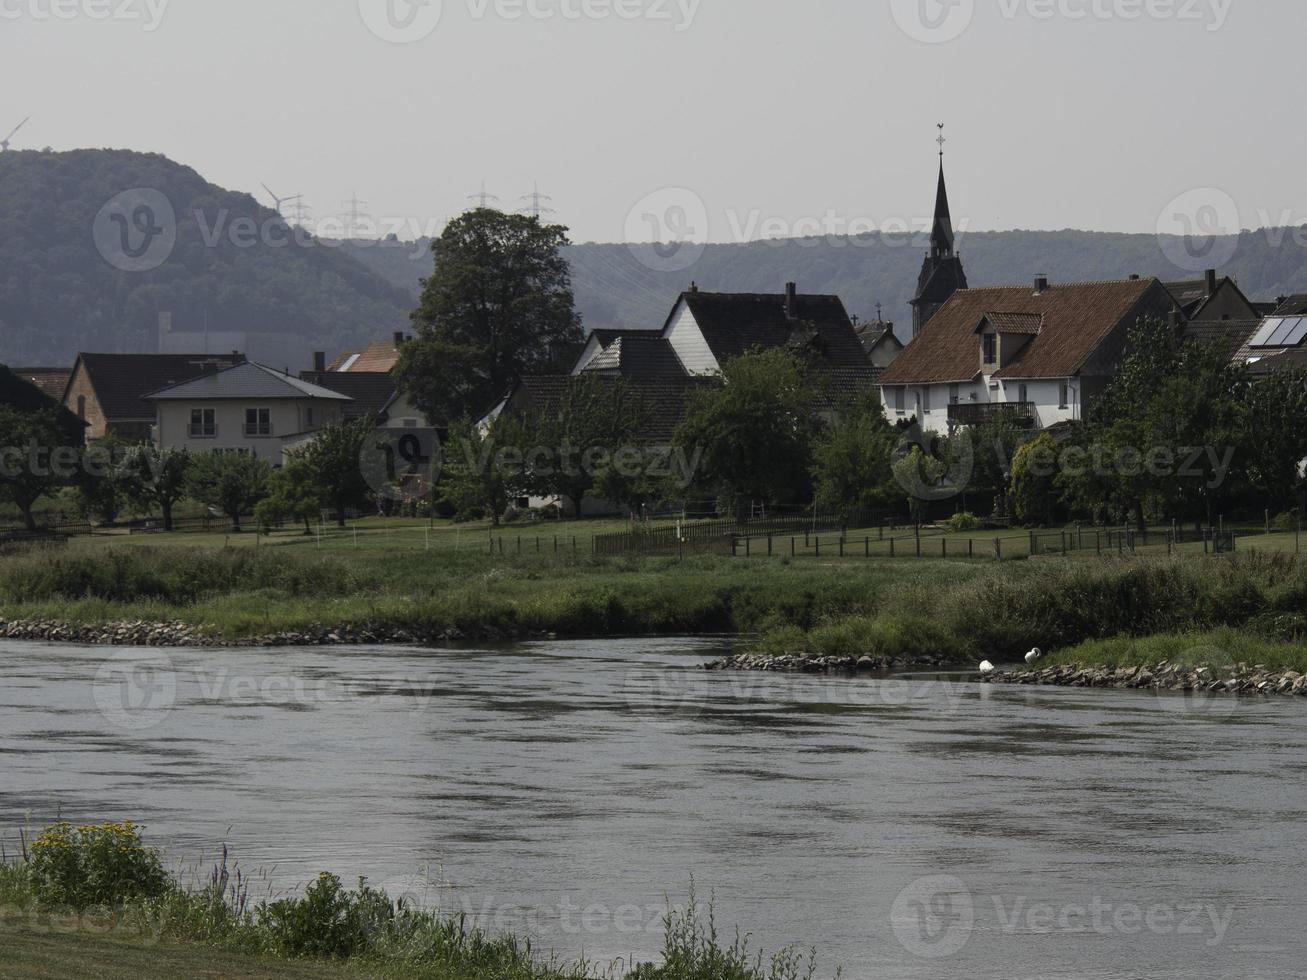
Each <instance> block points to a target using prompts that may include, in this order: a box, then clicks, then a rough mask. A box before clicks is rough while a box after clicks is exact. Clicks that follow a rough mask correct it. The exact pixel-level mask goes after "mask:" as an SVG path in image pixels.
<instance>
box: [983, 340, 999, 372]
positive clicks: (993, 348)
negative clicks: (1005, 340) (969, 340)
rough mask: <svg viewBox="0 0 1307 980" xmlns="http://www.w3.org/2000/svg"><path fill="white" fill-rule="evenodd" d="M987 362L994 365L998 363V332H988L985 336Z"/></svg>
mask: <svg viewBox="0 0 1307 980" xmlns="http://www.w3.org/2000/svg"><path fill="white" fill-rule="evenodd" d="M983 343H984V350H985V363H986V364H987V365H994V364H997V363H998V334H993V333H987V334H985V336H984V340H983Z"/></svg>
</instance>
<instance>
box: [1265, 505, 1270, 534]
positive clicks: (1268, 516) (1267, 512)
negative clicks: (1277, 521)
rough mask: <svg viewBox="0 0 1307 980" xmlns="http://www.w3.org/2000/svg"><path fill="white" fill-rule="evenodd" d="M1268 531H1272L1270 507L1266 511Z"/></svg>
mask: <svg viewBox="0 0 1307 980" xmlns="http://www.w3.org/2000/svg"><path fill="white" fill-rule="evenodd" d="M1266 533H1267V534H1270V533H1271V512H1270V510H1269V509H1268V510H1267V511H1266Z"/></svg>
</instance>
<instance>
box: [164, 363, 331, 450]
mask: <svg viewBox="0 0 1307 980" xmlns="http://www.w3.org/2000/svg"><path fill="white" fill-rule="evenodd" d="M145 400H146V401H147V402H150V403H152V404H153V405H154V406H155V411H156V422H155V426H154V441H155V444H156V445H158V446H160V447H167V448H173V449H184V450H189V451H191V452H205V451H209V450H227V451H238V452H247V453H250V454H252V455H254V456H258V457H260V458H261V459H266V460H267V461H268V462H270V463H273V464H274V465H280V464H281V461H282V446H283V445H284V444H285V443H286V442H287V441H292V440H296V439H299V438H302V437H303V436H304V435H306V434H308V433H312V432H316V431H318V430H319V429H321V428H323V427H324V426H328V425H334V424H336V423H338V422H340V421H341V419H342V418H343V417H344V414H345V407H346V406H347V405H349V403H350V402H351V401H352V399H351V398H350V397H349V396H348V395H343V394H341V393H339V392H335V391H331V390H329V389H327V388H324V387H321V386H320V385H315V384H311V383H310V382H307V381H303V380H301V379H299V378H296V377H294V376H292V375H289V374H287V373H285V372H284V371H277V370H274V369H273V368H270V367H265V366H264V365H262V364H255V363H253V362H250V361H247V362H245V363H243V364H237V365H236V366H235V367H230V368H227V369H226V370H223V371H217V372H214V373H212V374H206V375H204V376H203V377H199V378H195V379H193V380H191V381H184V382H182V383H181V384H177V385H173V386H171V387H168V388H164V389H162V390H160V391H156V392H155V393H154V394H152V395H147V396H146V397H145Z"/></svg>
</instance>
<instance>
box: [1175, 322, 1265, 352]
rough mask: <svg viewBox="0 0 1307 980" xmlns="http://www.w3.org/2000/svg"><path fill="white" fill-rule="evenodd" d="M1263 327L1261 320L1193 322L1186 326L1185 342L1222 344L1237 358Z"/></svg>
mask: <svg viewBox="0 0 1307 980" xmlns="http://www.w3.org/2000/svg"><path fill="white" fill-rule="evenodd" d="M1261 325H1262V321H1261V320H1191V321H1190V322H1189V323H1186V324H1185V327H1184V338H1185V340H1194V341H1198V342H1200V343H1215V344H1220V345H1221V346H1222V347H1224V348H1225V349H1226V351H1227V352H1228V353H1229V354H1230V356H1231V357H1236V356H1237V355H1238V354H1239V352H1240V351H1241V350H1243V348H1244V347H1246V346H1247V344H1248V342H1249V341H1250V340H1252V338H1253V335H1254V334H1255V333H1257V330H1258V328H1259V327H1260V326H1261Z"/></svg>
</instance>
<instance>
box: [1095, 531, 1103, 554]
mask: <svg viewBox="0 0 1307 980" xmlns="http://www.w3.org/2000/svg"><path fill="white" fill-rule="evenodd" d="M1094 551H1095V553H1096V554H1097V555H1098V557H1099V558H1102V557H1103V532H1102V531H1099V530H1095V531H1094Z"/></svg>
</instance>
